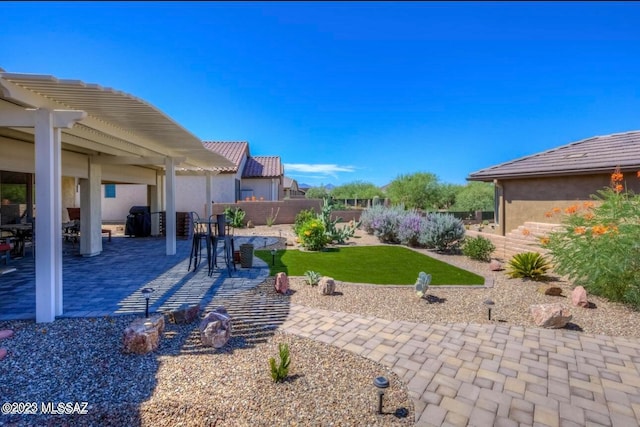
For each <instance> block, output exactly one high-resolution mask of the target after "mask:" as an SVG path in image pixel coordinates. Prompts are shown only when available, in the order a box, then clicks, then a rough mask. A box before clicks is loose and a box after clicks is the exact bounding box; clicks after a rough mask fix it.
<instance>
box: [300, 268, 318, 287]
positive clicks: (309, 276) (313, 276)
mask: <svg viewBox="0 0 640 427" xmlns="http://www.w3.org/2000/svg"><path fill="white" fill-rule="evenodd" d="M304 276H305V277H306V279H305V282H307V285H311V286H316V285H317V284H318V282H319V281H320V279H321V278H322V275H321V274H320V273H318V272H317V271H313V270H309V271H305V273H304Z"/></svg>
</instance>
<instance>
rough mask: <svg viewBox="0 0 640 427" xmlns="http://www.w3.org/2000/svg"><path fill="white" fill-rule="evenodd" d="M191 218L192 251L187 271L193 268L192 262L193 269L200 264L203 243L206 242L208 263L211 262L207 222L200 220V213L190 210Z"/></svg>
mask: <svg viewBox="0 0 640 427" xmlns="http://www.w3.org/2000/svg"><path fill="white" fill-rule="evenodd" d="M189 218H190V221H191V224H190V225H191V230H192V233H191V253H190V254H189V267H187V271H189V270H191V264H192V263H193V271H196V268H198V264H199V263H200V260H201V258H202V243H204V244H205V245H207V246H206V248H207V263H208V262H209V259H210V258H211V256H210V252H209V251H210V248H209V242H208V241H207V237H208V235H209V232H208V229H207V227H206V224H204V223H203V222H201V221H200V215H198V214H197V213H196V212H189Z"/></svg>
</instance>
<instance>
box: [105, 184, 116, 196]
mask: <svg viewBox="0 0 640 427" xmlns="http://www.w3.org/2000/svg"><path fill="white" fill-rule="evenodd" d="M104 198H105V199H115V198H116V185H115V184H105V185H104Z"/></svg>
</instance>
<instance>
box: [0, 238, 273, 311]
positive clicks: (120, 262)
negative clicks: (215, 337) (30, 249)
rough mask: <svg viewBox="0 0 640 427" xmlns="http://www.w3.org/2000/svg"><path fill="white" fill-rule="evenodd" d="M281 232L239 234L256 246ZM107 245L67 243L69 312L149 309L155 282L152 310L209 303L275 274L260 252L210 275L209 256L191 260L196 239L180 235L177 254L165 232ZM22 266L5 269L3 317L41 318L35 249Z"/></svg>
mask: <svg viewBox="0 0 640 427" xmlns="http://www.w3.org/2000/svg"><path fill="white" fill-rule="evenodd" d="M276 241H277V239H276V238H268V240H265V238H263V237H236V247H239V245H240V243H247V242H249V243H254V245H255V246H256V248H258V247H262V246H264V245H265V244H272V243H275V242H276ZM102 247H103V251H102V253H101V254H100V255H98V256H95V257H88V258H87V257H83V256H81V255H79V254H78V245H75V246H73V245H71V243H69V242H66V243H64V244H63V267H62V276H63V301H64V308H63V315H62V316H60V317H96V316H107V315H109V316H113V315H121V314H133V313H141V312H142V313H144V310H145V299H144V297H143V295H142V293H141V292H140V291H141V290H142V289H143V288H146V287H152V288H154V289H155V292H154V293H153V294H152V295H151V299H150V311H164V310H167V309H171V308H175V307H179V306H180V305H182V304H184V303H188V304H195V303H200V304H201V306H203V307H204V306H206V305H207V304H208V303H209V302H210V301H211V299H212V298H213V297H214V296H215V295H216V294H219V293H220V292H233V291H234V290H238V289H246V288H249V287H253V286H256V285H257V284H259V283H260V282H261V281H263V280H264V279H265V278H266V277H267V276H268V274H269V269H268V267H267V265H266V264H265V263H264V262H263V261H262V260H260V259H259V258H257V257H254V258H253V267H252V268H240V265H237V271H233V272H232V275H231V276H232V277H229V275H228V272H227V270H226V268H224V269H219V268H218V269H216V270H215V272H214V274H213V275H212V276H211V277H209V276H208V274H207V265H206V264H207V263H206V256H205V260H204V262H201V263H200V265H199V266H198V268H197V270H196V271H195V272H194V271H193V269H192V270H191V271H187V267H188V265H189V253H190V250H191V241H190V240H178V241H177V244H176V255H171V256H167V255H166V254H165V251H166V244H165V239H164V238H161V237H138V238H133V237H113V238H112V240H111V242H107V241H106V239H105V240H104V241H103V245H102ZM9 266H10V267H15V268H16V271H14V272H11V273H7V274H4V275H0V320H15V319H35V298H36V297H35V261H34V258H33V257H31V256H30V255H29V254H27V256H25V257H24V258H22V259H12V260H10V262H9Z"/></svg>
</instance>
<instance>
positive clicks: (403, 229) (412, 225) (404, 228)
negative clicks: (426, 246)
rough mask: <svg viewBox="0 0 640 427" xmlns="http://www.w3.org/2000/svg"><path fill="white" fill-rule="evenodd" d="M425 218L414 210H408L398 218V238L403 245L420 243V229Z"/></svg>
mask: <svg viewBox="0 0 640 427" xmlns="http://www.w3.org/2000/svg"><path fill="white" fill-rule="evenodd" d="M424 221H425V219H424V218H423V217H422V215H420V213H419V212H418V211H416V210H410V211H407V212H406V213H405V215H404V216H403V217H402V219H401V220H400V224H399V225H398V240H399V241H400V243H402V244H403V245H407V246H418V245H419V244H420V242H419V238H420V230H421V229H422V226H423V225H422V223H423V222H424Z"/></svg>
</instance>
